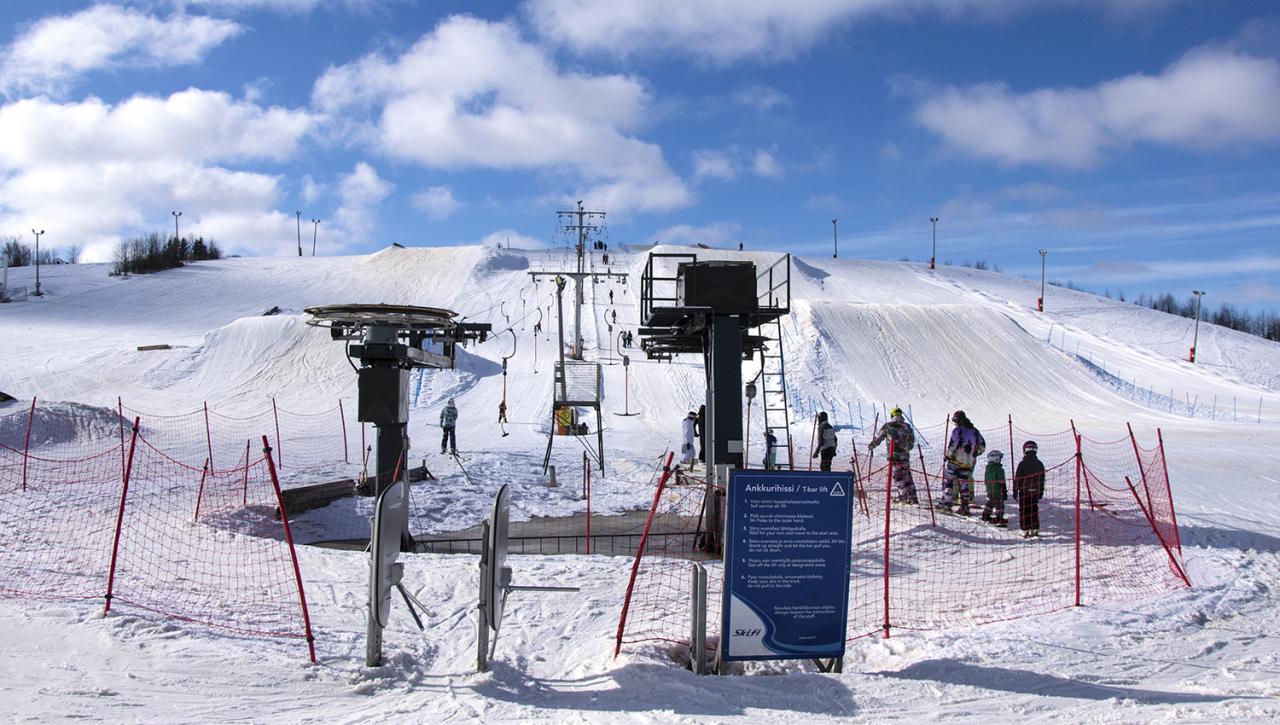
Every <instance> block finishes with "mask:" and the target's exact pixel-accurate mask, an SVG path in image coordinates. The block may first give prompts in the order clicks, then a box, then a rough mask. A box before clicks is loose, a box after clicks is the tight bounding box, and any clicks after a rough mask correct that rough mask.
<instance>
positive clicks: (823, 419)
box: [818, 411, 827, 423]
mask: <svg viewBox="0 0 1280 725" xmlns="http://www.w3.org/2000/svg"><path fill="white" fill-rule="evenodd" d="M818 422H819V423H826V422H827V413H826V411H823V412H821V413H818Z"/></svg>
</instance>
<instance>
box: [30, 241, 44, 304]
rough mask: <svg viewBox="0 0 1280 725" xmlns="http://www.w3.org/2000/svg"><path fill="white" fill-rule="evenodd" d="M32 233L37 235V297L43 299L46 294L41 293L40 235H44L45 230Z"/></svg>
mask: <svg viewBox="0 0 1280 725" xmlns="http://www.w3.org/2000/svg"><path fill="white" fill-rule="evenodd" d="M31 233H32V234H34V235H36V297H43V296H44V293H43V292H41V291H40V235H41V234H44V230H43V229H41V230H40V231H38V232H37V231H36V230H34V229H32V230H31Z"/></svg>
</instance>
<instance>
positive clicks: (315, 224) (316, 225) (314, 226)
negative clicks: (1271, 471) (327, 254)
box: [311, 219, 320, 257]
mask: <svg viewBox="0 0 1280 725" xmlns="http://www.w3.org/2000/svg"><path fill="white" fill-rule="evenodd" d="M319 231H320V220H319V219H312V220H311V256H313V257H314V256H316V234H317V233H318V232H319Z"/></svg>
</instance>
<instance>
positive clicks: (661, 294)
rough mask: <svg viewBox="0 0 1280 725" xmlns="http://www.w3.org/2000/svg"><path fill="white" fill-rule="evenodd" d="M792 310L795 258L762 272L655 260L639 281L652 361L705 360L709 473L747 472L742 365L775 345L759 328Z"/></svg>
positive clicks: (671, 257)
mask: <svg viewBox="0 0 1280 725" xmlns="http://www.w3.org/2000/svg"><path fill="white" fill-rule="evenodd" d="M790 308H791V255H789V254H788V255H785V256H784V257H783V258H782V259H779V260H778V261H777V262H775V263H774V264H772V265H770V266H769V267H768V268H767V269H765V270H764V271H763V272H760V273H757V272H756V265H755V262H750V261H703V262H700V261H698V257H697V255H696V254H679V253H659V252H651V253H650V254H649V260H648V262H647V263H646V264H645V268H644V273H643V274H642V275H641V277H640V323H641V327H640V329H639V332H640V337H641V343H640V347H641V349H642V350H644V352H645V354H646V355H647V356H648V357H649V359H651V360H670V359H671V357H672V356H673V355H678V354H686V353H700V354H702V356H703V361H704V363H705V370H706V376H707V418H706V431H707V442H708V446H707V464H708V470H711V467H712V466H713V465H714V466H715V470H716V471H717V474H719V473H720V472H721V471H723V470H725V467H727V468H742V467H743V464H744V461H743V452H744V446H743V440H742V395H743V389H742V363H743V362H744V361H746V360H750V359H751V358H752V357H753V356H754V355H755V353H757V352H759V351H761V350H763V349H764V348H765V346H766V345H767V344H768V343H769V342H770V340H769V338H767V337H766V336H764V335H761V334H759V328H760V326H761V325H764V324H766V323H771V322H775V321H777V320H778V319H779V318H781V317H782V316H784V315H786V314H787V313H788V312H790ZM753 330H755V331H756V332H755V334H753V333H752V331H753ZM674 422H675V421H672V423H673V424H674Z"/></svg>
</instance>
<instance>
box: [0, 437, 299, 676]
mask: <svg viewBox="0 0 1280 725" xmlns="http://www.w3.org/2000/svg"><path fill="white" fill-rule="evenodd" d="M129 450H130V453H127V454H126V456H125V459H124V460H123V461H122V459H121V453H120V450H119V449H118V448H116V447H115V446H114V445H112V446H111V447H110V448H107V449H106V450H104V451H101V452H99V453H97V454H94V455H91V456H86V457H82V458H76V459H53V458H44V457H37V456H33V455H26V456H24V455H23V454H22V451H16V450H14V449H12V448H9V447H7V446H0V576H2V577H3V579H0V595H5V596H16V597H32V598H40V599H60V600H64V599H89V600H101V601H104V602H105V603H106V605H107V607H108V608H112V607H114V608H125V609H129V608H137V609H141V610H145V611H148V612H152V613H155V614H158V615H162V616H165V617H170V618H174V619H180V620H184V621H188V622H194V623H199V624H202V625H206V626H209V627H213V628H216V629H220V630H223V631H226V632H231V633H236V634H240V635H246V636H267V637H291V638H305V639H307V640H308V641H310V640H311V634H310V627H309V622H307V621H306V614H305V604H304V601H305V600H304V598H303V597H304V595H303V593H302V591H301V582H300V576H299V575H298V570H297V568H296V558H295V556H294V553H293V548H292V545H291V544H290V543H289V542H287V541H286V540H285V530H286V528H287V521H286V520H282V519H277V518H275V511H276V507H277V502H278V498H277V489H276V486H275V484H274V482H273V479H272V476H271V471H270V468H269V466H268V462H267V461H266V459H265V458H264V456H263V454H262V444H261V438H259V444H258V445H257V446H256V447H255V448H254V449H253V455H252V457H251V459H250V460H249V461H248V462H243V461H242V462H241V463H240V465H238V466H236V467H234V468H227V469H222V470H216V471H210V470H207V469H205V468H204V467H200V468H196V467H192V466H188V465H186V464H183V463H181V462H179V461H177V460H175V459H173V458H171V457H170V456H168V455H167V454H165V453H164V452H162V451H160V450H159V449H158V448H157V447H155V446H154V445H153V444H152V443H151V442H150V441H147V440H146V439H144V438H142V437H141V436H139V437H138V438H137V440H136V441H134V440H133V436H132V434H131V435H130V440H129ZM122 464H123V465H122ZM113 564H114V566H113ZM313 659H314V655H313Z"/></svg>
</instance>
